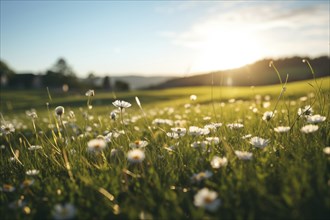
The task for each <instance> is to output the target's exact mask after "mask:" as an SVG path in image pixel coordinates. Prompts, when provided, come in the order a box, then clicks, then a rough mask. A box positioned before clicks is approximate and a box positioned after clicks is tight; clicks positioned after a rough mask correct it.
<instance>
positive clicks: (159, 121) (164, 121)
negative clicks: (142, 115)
mask: <svg viewBox="0 0 330 220" xmlns="http://www.w3.org/2000/svg"><path fill="white" fill-rule="evenodd" d="M152 124H153V125H157V126H159V125H162V124H165V125H169V126H172V125H173V121H172V120H169V119H161V118H156V119H154V120H153V121H152Z"/></svg>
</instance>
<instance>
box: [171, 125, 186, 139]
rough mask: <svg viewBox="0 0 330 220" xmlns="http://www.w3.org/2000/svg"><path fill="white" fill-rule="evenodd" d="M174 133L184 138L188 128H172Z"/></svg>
mask: <svg viewBox="0 0 330 220" xmlns="http://www.w3.org/2000/svg"><path fill="white" fill-rule="evenodd" d="M171 130H172V132H174V133H177V134H178V135H179V136H180V137H182V136H184V135H185V134H186V132H187V129H186V128H179V127H176V128H171Z"/></svg>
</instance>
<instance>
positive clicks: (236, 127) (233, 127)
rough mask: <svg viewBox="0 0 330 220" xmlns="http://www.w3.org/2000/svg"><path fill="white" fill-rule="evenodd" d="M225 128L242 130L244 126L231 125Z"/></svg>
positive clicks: (238, 124)
mask: <svg viewBox="0 0 330 220" xmlns="http://www.w3.org/2000/svg"><path fill="white" fill-rule="evenodd" d="M227 127H228V128H230V129H232V130H233V129H240V128H243V127H244V125H243V124H240V123H232V124H227Z"/></svg>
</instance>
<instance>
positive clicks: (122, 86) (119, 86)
mask: <svg viewBox="0 0 330 220" xmlns="http://www.w3.org/2000/svg"><path fill="white" fill-rule="evenodd" d="M115 90H116V91H129V84H128V83H126V82H124V81H119V80H118V81H116V82H115Z"/></svg>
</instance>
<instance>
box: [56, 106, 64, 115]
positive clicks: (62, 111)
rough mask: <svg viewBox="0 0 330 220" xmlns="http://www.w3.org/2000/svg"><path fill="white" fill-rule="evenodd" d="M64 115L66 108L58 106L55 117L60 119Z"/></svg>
mask: <svg viewBox="0 0 330 220" xmlns="http://www.w3.org/2000/svg"><path fill="white" fill-rule="evenodd" d="M63 114H64V107H63V106H57V107H56V108H55V115H56V116H58V117H61V116H62V115H63Z"/></svg>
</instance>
